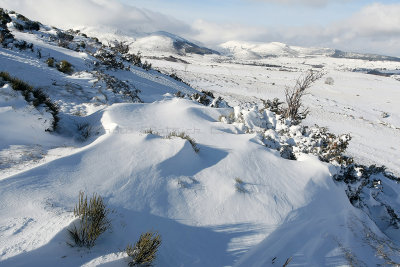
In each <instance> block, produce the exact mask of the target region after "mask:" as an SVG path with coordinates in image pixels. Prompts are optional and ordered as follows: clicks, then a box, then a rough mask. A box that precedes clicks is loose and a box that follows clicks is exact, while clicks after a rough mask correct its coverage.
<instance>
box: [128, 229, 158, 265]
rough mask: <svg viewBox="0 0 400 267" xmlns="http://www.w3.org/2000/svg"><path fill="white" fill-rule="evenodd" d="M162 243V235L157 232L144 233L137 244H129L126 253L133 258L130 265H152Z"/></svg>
mask: <svg viewBox="0 0 400 267" xmlns="http://www.w3.org/2000/svg"><path fill="white" fill-rule="evenodd" d="M160 245H161V236H160V235H159V234H158V233H157V232H155V233H154V232H146V233H144V234H142V235H141V236H140V238H139V240H138V241H137V242H136V244H135V246H133V247H132V246H131V245H128V246H127V247H126V250H125V251H126V254H128V256H129V257H131V258H132V260H131V261H130V262H129V266H136V265H140V266H151V265H152V263H153V261H154V260H155V259H156V257H157V251H158V248H159V247H160Z"/></svg>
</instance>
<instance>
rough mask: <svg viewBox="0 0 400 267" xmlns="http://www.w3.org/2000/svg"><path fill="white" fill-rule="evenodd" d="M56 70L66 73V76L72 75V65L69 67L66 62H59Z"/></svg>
mask: <svg viewBox="0 0 400 267" xmlns="http://www.w3.org/2000/svg"><path fill="white" fill-rule="evenodd" d="M57 70H58V71H61V72H63V73H66V74H71V73H72V65H71V63H69V62H68V61H66V60H61V61H60V62H59V63H58V64H57Z"/></svg>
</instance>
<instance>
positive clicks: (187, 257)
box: [0, 10, 400, 266]
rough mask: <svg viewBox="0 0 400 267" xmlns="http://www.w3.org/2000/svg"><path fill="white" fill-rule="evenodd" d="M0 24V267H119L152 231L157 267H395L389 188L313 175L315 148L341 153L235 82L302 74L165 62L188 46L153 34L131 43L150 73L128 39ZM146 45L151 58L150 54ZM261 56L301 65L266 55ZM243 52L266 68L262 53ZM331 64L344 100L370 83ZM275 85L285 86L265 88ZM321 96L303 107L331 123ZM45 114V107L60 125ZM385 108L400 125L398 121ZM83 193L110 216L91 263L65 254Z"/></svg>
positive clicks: (181, 59)
mask: <svg viewBox="0 0 400 267" xmlns="http://www.w3.org/2000/svg"><path fill="white" fill-rule="evenodd" d="M1 12H2V13H0V14H1V17H0V18H1V21H0V23H1V26H0V27H1V33H0V34H1V37H2V38H1V42H2V47H0V72H1V77H2V78H1V79H0V125H1V127H2V128H1V129H2V130H1V131H0V140H1V141H0V142H1V143H0V171H1V173H0V174H1V175H0V265H1V266H26V265H30V266H54V265H57V266H127V265H128V257H127V254H126V253H125V252H124V249H125V247H126V246H127V245H128V244H133V243H134V242H135V241H136V240H137V239H138V238H139V236H140V234H141V233H143V232H145V231H149V230H157V231H158V232H159V233H160V235H161V236H162V240H163V242H162V245H161V248H160V250H159V253H158V256H157V260H156V262H155V265H156V266H282V265H284V264H285V262H288V261H290V265H293V266H294V265H297V266H354V265H366V266H376V265H377V264H395V263H396V262H400V256H399V255H400V254H399V242H400V235H399V229H398V223H399V221H398V217H397V215H398V214H400V212H399V208H400V198H399V197H398V196H399V194H400V188H399V185H398V182H399V179H398V178H397V177H396V176H390V174H389V173H388V172H385V171H383V170H380V171H376V172H373V171H374V170H375V169H372V171H370V169H366V168H365V166H357V168H356V169H354V171H355V172H354V173H353V172H350V171H351V170H353V169H351V168H345V167H346V166H340V165H339V164H338V162H335V161H333V160H326V162H323V161H321V159H322V158H324V157H325V158H326V155H325V154H324V153H327V152H326V151H325V148H326V147H324V144H326V142H328V144H330V145H335V146H336V145H338V144H341V142H342V143H346V142H347V139H345V138H344V137H343V136H337V137H332V136H331V137H330V139H324V138H327V137H326V136H327V134H326V133H324V131H323V130H322V129H321V128H318V127H314V128H313V127H308V128H307V127H303V126H302V125H294V124H292V123H291V122H290V121H289V120H285V119H282V116H281V115H280V114H277V113H275V112H273V111H272V110H270V109H269V108H270V107H269V108H267V106H265V105H263V104H262V103H260V102H261V101H260V100H256V98H255V97H254V96H257V97H259V96H260V94H262V96H263V97H264V96H266V94H267V93H270V94H269V96H271V97H273V96H274V95H273V94H274V92H272V93H271V92H270V91H269V89H268V88H269V87H266V88H267V89H266V91H267V93H265V92H256V91H254V90H256V89H255V88H263V87H262V86H260V85H261V83H259V81H258V80H255V81H253V83H252V84H250V85H249V84H247V82H248V81H249V79H250V80H254V77H255V75H260V76H262V75H264V73H263V71H265V70H266V69H267V68H272V69H273V70H272V71H271V70H270V69H269V72H268V75H267V76H268V80H267V81H268V83H270V82H276V83H277V85H275V84H274V86H278V85H279V86H282V87H281V88H284V85H282V81H287V80H288V79H293V78H294V77H295V74H296V75H297V74H298V72H299V71H301V70H303V69H305V65H304V64H303V63H302V62H297V61H295V60H293V62H292V65H290V64H284V63H283V62H282V61H279V62H278V63H277V64H282V66H279V67H278V69H279V71H278V70H275V67H265V66H262V64H269V65H272V64H271V62H265V61H263V60H264V59H260V60H261V61H259V62H257V63H256V64H255V63H254V62H253V61H242V63H244V64H248V65H241V64H239V63H237V62H235V61H232V59H231V58H229V57H225V56H220V55H217V54H210V55H205V56H200V55H196V54H194V55H190V56H186V57H185V56H183V53H180V55H178V54H177V53H176V51H177V50H176V49H178V50H180V51H181V52H182V49H183V50H185V53H188V51H186V49H187V48H188V47H187V45H188V43H187V42H185V41H182V40H181V39H180V38H178V37H174V36H170V35H169V34H165V33H161V34H158V35H152V36H145V37H141V39H137V40H136V39H135V42H139V44H140V47H141V49H143V51H147V52H146V55H147V60H148V61H150V62H151V63H153V68H154V69H152V68H151V67H150V65H149V63H148V62H143V61H144V58H140V56H138V55H137V54H133V53H132V51H135V50H134V47H135V42H133V43H130V42H129V40H130V39H129V37H118V36H116V35H113V36H112V39H111V37H109V38H110V39H108V41H110V44H109V45H108V44H107V43H106V42H104V43H103V44H102V43H100V42H99V41H98V40H97V39H96V38H94V36H93V37H90V35H89V36H88V33H82V32H78V31H63V30H60V29H56V28H52V27H49V26H46V25H41V24H38V26H39V28H37V27H36V26H34V27H33V28H32V27H30V26H29V25H31V26H32V25H33V24H32V23H33V22H31V21H30V20H28V19H26V18H24V17H22V16H20V15H18V14H9V15H7V12H3V10H1ZM19 25H21V26H19ZM35 25H36V24H35ZM21 27H22V28H21ZM106 35H107V34H104V33H103V35H102V36H100V37H99V39H100V40H102V37H103V38H105V37H104V36H106ZM114 37H115V38H114ZM146 38H147V39H146ZM114 39H118V40H119V41H118V42H111V41H113V40H114ZM146 40H147V41H146ZM171 40H175V41H171ZM124 41H127V43H126V44H128V45H129V47H127V46H126V44H125V43H123V42H124ZM177 41H181V42H182V43H183V45H182V46H180V45H177V44H176V43H177ZM140 42H141V43H140ZM157 43H159V45H160V46H162V47H161V48H160V49H161V50H159V51H158V52H154V51H153V50H154V49H156V48H157V46H154V45H155V44H157ZM189 43H190V42H189ZM136 44H137V43H136ZM166 44H167V45H166ZM178 44H179V42H178ZM189 45H190V44H189ZM177 46H178V47H180V48H177ZM146 47H147V48H146ZM171 47H174V49H175V50H168V49H172V48H171ZM189 47H190V46H189ZM192 47H193V46H192ZM129 48H130V49H129ZM267 48H268V49H272V50H274V49H275V50H274V51H275V53H278V52H276V51H281V50H282V49H283V50H285V51H286V52H285V53H289V54H291V53H294V54H296V53H297V54H298V53H300V52H298V50H296V49H294V48H290V47H289V48H288V47H287V46H286V45H282V44H277V43H276V44H273V45H272V48H271V47H269V46H268V47H267ZM146 49H147V50H146ZM157 49H158V48H157ZM163 49H165V50H163ZM190 49H192V48H190ZM251 49H253V50H255V51H256V52H257V53H261V52H262V53H264V54H263V57H264V56H265V55H267V54H268V53H265V49H266V48H265V47H261V48H251ZM257 49H259V50H257ZM160 51H161V52H160ZM163 51H164V52H165V51H172V52H173V53H174V57H172V59H175V60H171V58H170V57H168V58H163V57H161V56H160V55H162V54H163V53H164V52H163ZM293 51H294V52H293ZM143 54H145V53H144V52H143ZM152 54H153V55H152ZM198 54H204V53H198ZM205 54H207V53H205ZM299 60H300V59H299ZM302 60H304V59H302ZM332 60H338V59H332ZM65 62H68V63H70V64H71V66H70V67H69V68H68V65H67V64H66V63H65ZM317 62H318V64H320V63H321V62H320V61H318V60H317ZM308 63H309V64H310V65H316V64H315V62H308ZM334 64H336V65H335V66H337V68H340V69H341V71H342V72H339V70H336V71H335V72H333V74H334V81H335V83H338V84H339V85H341V86H342V85H345V84H346V83H345V82H344V81H343V80H346V79H352V80H354V79H356V78H358V80H357V81H361V80H363V79H364V78H365V77H374V78H375V76H372V75H369V74H364V73H358V72H357V73H350V74H349V73H348V72H346V73H344V72H343V69H346V68H347V67H348V66H347V65H346V66H342V65H341V63H340V61H335V63H334ZM353 64H357V62H353ZM381 64H382V65H384V66H390V64H389V63H381ZM310 65H307V67H309V66H310ZM299 66H302V69H301V67H299ZM297 67H299V69H295V68H297ZM155 68H157V69H158V70H156V69H155ZM290 68H292V69H290ZM254 70H258V71H259V72H254ZM261 70H262V71H261ZM288 70H292V72H289V71H288ZM329 70H331V69H329ZM295 71H296V72H295ZM5 72H7V73H8V74H9V76H7V75H6V74H5ZM163 73H165V74H163ZM276 73H284V75H283V76H282V75H281V76H279V75H275V76H274V77H269V76H272V74H276ZM168 74H170V75H168ZM329 74H331V73H329ZM342 74H343V76H342ZM354 75H355V76H354ZM367 75H369V76H367ZM233 76H234V77H235V78H234V79H233V78H232V77H233ZM340 77H345V78H343V80H341V78H340ZM17 79H19V80H22V81H23V82H21V81H19V80H17ZM182 79H183V80H184V81H186V82H187V83H183V82H181V81H182ZM231 79H232V80H231ZM371 79H372V78H371ZM376 79H378V80H377V81H376V83H380V82H382V81H383V82H385V85H386V86H388V88H389V89H387V91H383V92H385V94H386V93H387V92H389V93H393V94H395V92H396V91H395V90H396V88H398V87H396V86H398V81H396V80H395V79H393V78H392V77H390V78H387V77H381V76H376ZM389 79H390V80H389ZM263 82H264V81H263ZM368 82H371V81H370V80H368V81H366V83H368ZM188 83H190V84H192V85H193V86H194V87H196V88H198V89H199V90H196V89H194V88H192V87H190V86H189V85H188ZM221 83H226V84H225V85H224V86H221ZM235 83H237V84H236V85H234V86H233V84H235ZM17 84H18V86H19V87H18V86H17ZM263 84H264V86H265V84H267V83H263ZM248 88H253V91H251V90H249V89H248ZM344 88H345V89H346V90H348V91H351V90H355V91H352V92H351V93H350V92H347V93H348V94H356V93H358V92H359V90H361V89H360V88H358V87H356V88H355V89H353V88H351V87H344ZM17 89H18V90H17ZM200 89H212V91H213V93H211V92H200ZM324 90H325V94H324V92H320V93H318V91H314V89H313V91H312V93H313V95H312V96H311V99H312V100H313V101H315V102H318V101H323V102H321V103H322V104H323V105H328V104H332V103H333V104H332V105H328V108H327V110H328V111H329V112H333V111H337V110H338V109H339V110H340V109H341V108H342V105H343V103H342V102H340V103H337V102H335V100H334V99H333V100H332V99H329V98H324V96H325V95H326V94H327V93H326V92H328V93H329V95H328V96H329V97H332V95H335V94H340V93H343V92H342V91H337V90H338V89H337V87H333V88H332V87H329V86H328V85H326V86H325V87H324ZM343 90H344V89H343ZM346 90H345V91H346ZM372 91H373V90H372ZM34 92H35V93H34ZM38 92H41V93H42V94H41V95H39V93H38ZM373 92H374V91H373ZM264 93H265V94H264ZM360 94H361V93H360ZM43 95H45V97H44V98H43V97H42V98H40V96H43ZM214 95H215V97H214ZM321 95H322V96H321ZM374 95H375V94H374V93H371V97H373V96H374ZM219 96H223V97H224V98H225V100H227V101H228V103H229V104H230V105H231V106H236V107H235V108H231V107H229V106H227V105H226V104H225V102H224V101H223V100H222V99H221V98H218V97H219ZM40 99H41V101H42V102H40V101H39V100H40ZM43 99H45V102H43V101H44V100H43ZM349 101H350V100H349ZM44 103H52V104H55V105H57V106H58V107H59V109H58V110H57V113H56V114H54V112H53V113H51V112H52V110H50V109H49V107H48V106H46V105H44ZM309 103H310V100H309V99H308V100H307V102H306V104H309ZM312 103H313V102H312ZM327 103H328V104H327ZM334 103H337V104H336V106H335V105H334ZM322 104H321V105H322ZM48 105H50V104H48ZM362 107H363V108H365V109H366V114H367V116H366V117H365V120H372V119H371V118H374V116H375V115H376V114H375V113H368V112H369V109H367V108H366V107H365V106H362ZM388 107H390V111H389V114H390V120H393V121H392V122H391V123H393V125H397V124H396V123H397V118H398V116H399V114H398V113H396V112H397V111H396V109H395V108H393V107H392V105H389V106H388ZM392 108H393V109H392ZM385 111H386V110H385ZM357 112H360V111H357ZM357 112H355V113H356V114H359V113H357ZM362 112H363V110H362ZM326 114H330V113H323V115H326ZM379 114H381V113H379ZM54 115H57V118H58V120H57V124H56V127H54V129H52V128H51V125H54V120H55V118H56V117H55V116H54ZM315 118H316V117H311V119H312V122H314V121H316V120H317V119H315ZM328 118H332V117H329V116H328ZM333 118H336V117H333ZM320 119H321V120H320V121H319V122H321V121H325V119H326V117H325V116H321V118H320ZM328 122H329V121H326V123H328ZM361 125H363V124H361ZM363 127H364V126H363ZM371 127H381V126H376V125H375V126H371ZM382 127H383V126H382ZM385 127H386V126H385ZM340 129H341V130H343V128H340ZM379 129H380V128H379ZM46 130H47V131H46ZM388 131H389V130H388ZM393 131H395V132H396V131H397V130H396V129H395V128H394V129H393ZM179 132H184V133H185V134H186V135H188V136H190V138H192V139H190V138H189V137H184V136H183V135H181V137H182V136H183V137H184V138H181V137H179V135H178V134H176V133H179ZM174 133H175V134H174ZM343 133H345V132H343ZM176 135H178V136H176ZM369 135H370V136H373V135H374V131H372V130H371V131H370V132H369ZM388 136H389V138H392V137H393V135H388ZM185 138H186V139H185ZM324 140H325V141H324ZM388 140H389V139H388ZM324 142H325V143H324ZM361 144H362V142H361ZM372 148H374V146H372ZM197 149H199V150H197ZM356 151H358V152H360V151H364V152H366V153H368V149H364V150H363V148H361V149H358V150H356ZM382 151H383V152H385V151H386V150H381V151H377V153H382ZM287 153H291V154H293V155H292V156H295V158H296V160H289V159H287V158H288V157H287ZM393 155H396V151H395V152H393ZM397 155H398V154H397ZM336 156H338V155H336ZM339 156H342V155H341V154H340V155H339ZM292 159H293V158H292ZM353 167H354V166H353ZM363 168H364V169H363ZM343 171H349V173H345V174H343V173H341V172H343ZM351 179H353V180H351ZM349 180H351V181H350V182H349ZM358 189H359V190H358ZM353 190H354V191H355V192H353ZM357 190H358V191H357ZM80 191H84V192H86V194H88V195H91V194H92V193H97V194H99V195H101V196H103V197H104V200H105V201H106V204H107V206H108V207H109V208H110V210H111V211H112V212H111V213H110V215H109V216H110V219H111V225H112V227H111V229H110V230H109V231H106V232H105V233H104V234H103V235H101V236H100V238H99V239H98V240H97V242H96V245H95V246H94V247H93V248H91V249H87V248H77V247H71V246H69V245H68V244H67V242H71V240H70V239H69V236H68V229H70V228H71V226H72V224H73V223H74V222H76V221H77V219H76V218H74V216H73V212H72V211H73V208H74V206H75V204H76V203H77V200H78V195H79V192H80ZM353 193H354V195H352V194H353ZM352 197H358V198H359V199H353V198H352ZM349 199H350V200H351V201H349ZM290 265H289V266H290Z"/></svg>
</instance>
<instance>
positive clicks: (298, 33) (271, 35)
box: [192, 4, 400, 56]
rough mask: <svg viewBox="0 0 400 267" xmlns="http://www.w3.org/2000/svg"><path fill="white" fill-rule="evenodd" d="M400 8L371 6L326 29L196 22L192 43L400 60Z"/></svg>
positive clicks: (379, 5)
mask: <svg viewBox="0 0 400 267" xmlns="http://www.w3.org/2000/svg"><path fill="white" fill-rule="evenodd" d="M398 14H400V4H389V5H384V4H371V5H368V6H365V7H364V8H362V9H361V10H360V11H358V12H357V13H355V14H353V15H352V16H351V17H349V18H347V19H344V20H342V21H337V22H335V23H332V24H330V25H328V26H318V25H309V26H301V27H290V26H287V27H282V26H279V25H278V26H275V27H268V28H267V27H252V26H243V25H232V24H217V23H210V22H205V21H197V22H196V23H194V25H193V27H194V29H196V33H195V34H194V35H193V36H192V38H194V39H198V40H199V41H202V42H205V43H208V44H216V43H221V42H225V41H228V40H241V41H261V42H271V41H279V42H285V43H288V44H292V45H303V46H320V47H330V48H337V49H342V50H345V51H354V52H357V51H359V52H371V53H380V54H386V55H394V56H400V46H399V45H398V44H400V16H399V15H398Z"/></svg>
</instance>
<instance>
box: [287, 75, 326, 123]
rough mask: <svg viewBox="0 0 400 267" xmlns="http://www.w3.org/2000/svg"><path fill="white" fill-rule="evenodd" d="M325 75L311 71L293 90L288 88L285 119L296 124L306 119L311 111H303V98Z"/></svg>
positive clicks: (297, 82) (297, 81) (299, 80)
mask: <svg viewBox="0 0 400 267" xmlns="http://www.w3.org/2000/svg"><path fill="white" fill-rule="evenodd" d="M323 75H324V74H323V73H322V72H314V71H312V70H310V71H308V72H307V73H306V74H304V75H302V76H300V77H299V78H298V79H297V80H296V84H295V86H294V87H293V88H288V87H286V89H285V97H286V104H287V108H286V110H285V112H284V116H285V118H288V119H291V120H292V121H293V122H294V123H295V124H296V123H299V122H300V121H301V120H303V119H305V118H306V116H307V114H308V112H309V111H308V109H305V110H301V108H302V107H303V103H302V98H303V96H304V95H306V94H307V92H306V90H307V89H308V88H310V86H311V85H312V84H313V83H314V82H315V81H317V80H318V79H320V78H321V77H322V76H323Z"/></svg>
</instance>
